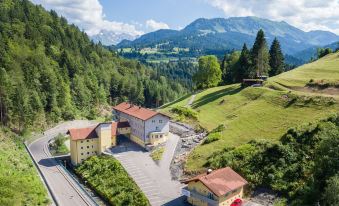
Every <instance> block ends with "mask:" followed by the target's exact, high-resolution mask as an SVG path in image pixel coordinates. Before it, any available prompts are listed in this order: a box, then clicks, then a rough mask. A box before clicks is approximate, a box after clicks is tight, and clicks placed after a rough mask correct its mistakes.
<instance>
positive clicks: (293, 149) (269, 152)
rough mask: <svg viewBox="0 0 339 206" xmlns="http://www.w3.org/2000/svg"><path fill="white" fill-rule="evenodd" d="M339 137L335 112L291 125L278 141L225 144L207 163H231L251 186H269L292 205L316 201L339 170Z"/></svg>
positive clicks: (212, 165) (220, 164)
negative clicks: (300, 125)
mask: <svg viewBox="0 0 339 206" xmlns="http://www.w3.org/2000/svg"><path fill="white" fill-rule="evenodd" d="M213 134H217V133H213ZM211 138H212V137H211ZM338 139H339V117H338V115H333V116H331V117H329V118H328V119H326V120H323V121H320V122H317V123H313V124H307V125H303V126H302V127H298V128H294V129H289V130H288V131H287V132H286V134H285V135H283V136H282V138H281V140H280V142H277V143H272V142H267V141H251V142H249V143H247V144H244V145H241V146H239V147H236V148H225V149H224V150H223V151H222V152H217V153H214V154H212V155H211V156H210V157H209V158H208V162H207V163H206V164H205V165H204V166H205V167H212V168H220V167H226V166H229V167H232V168H233V169H234V170H235V171H237V172H238V173H239V174H241V175H243V176H244V177H245V179H247V181H248V182H249V183H250V186H251V187H252V188H253V187H267V188H270V189H272V190H274V191H276V192H279V193H280V194H282V195H283V196H284V197H286V198H288V199H289V201H291V202H292V203H293V204H292V205H314V203H315V202H316V201H318V200H319V199H321V195H322V192H319V191H324V189H325V186H326V182H327V184H328V181H327V180H328V179H329V178H331V177H333V176H334V175H335V174H338V173H339V166H338V165H339V160H338V155H339V152H338V151H339V148H338V147H339V146H338V145H339V140H338ZM206 140H207V139H206ZM332 186H333V185H331V187H332ZM317 191H318V192H317ZM328 191H329V190H328ZM329 194H330V196H331V194H332V193H330V192H329ZM332 196H333V195H332ZM332 196H331V197H332Z"/></svg>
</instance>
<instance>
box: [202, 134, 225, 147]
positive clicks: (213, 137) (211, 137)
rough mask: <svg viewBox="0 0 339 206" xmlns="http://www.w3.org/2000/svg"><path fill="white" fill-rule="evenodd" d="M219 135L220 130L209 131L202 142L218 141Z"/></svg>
mask: <svg viewBox="0 0 339 206" xmlns="http://www.w3.org/2000/svg"><path fill="white" fill-rule="evenodd" d="M220 137H221V134H220V132H215V133H210V134H209V135H208V136H207V137H206V139H205V140H204V142H203V143H202V144H209V143H211V142H215V141H218V140H219V139H220Z"/></svg>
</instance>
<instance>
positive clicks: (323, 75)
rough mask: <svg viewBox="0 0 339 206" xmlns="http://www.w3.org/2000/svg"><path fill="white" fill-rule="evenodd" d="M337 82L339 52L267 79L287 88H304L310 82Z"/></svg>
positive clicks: (338, 77)
mask: <svg viewBox="0 0 339 206" xmlns="http://www.w3.org/2000/svg"><path fill="white" fill-rule="evenodd" d="M311 80H313V81H317V80H318V81H319V80H327V81H329V82H336V81H339V52H337V53H334V54H330V55H327V56H325V57H323V58H321V59H319V60H317V61H315V62H312V63H309V64H305V65H303V66H301V67H299V68H297V69H294V70H292V71H289V72H285V73H282V74H280V75H278V76H275V77H272V78H270V79H269V82H270V83H278V84H280V85H282V86H285V87H287V88H297V87H305V86H307V84H308V83H309V82H310V81H311Z"/></svg>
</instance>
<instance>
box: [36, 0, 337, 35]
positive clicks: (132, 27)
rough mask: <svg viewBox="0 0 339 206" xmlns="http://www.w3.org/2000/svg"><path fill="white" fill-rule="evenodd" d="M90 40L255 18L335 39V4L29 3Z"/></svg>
mask: <svg viewBox="0 0 339 206" xmlns="http://www.w3.org/2000/svg"><path fill="white" fill-rule="evenodd" d="M31 1H32V2H34V3H36V4H41V5H43V6H44V7H45V8H46V9H53V10H55V11H56V12H58V13H59V14H60V15H62V16H64V17H66V18H67V19H68V21H69V22H71V23H74V24H76V25H77V26H79V27H80V28H81V29H83V30H84V31H86V32H87V34H89V35H90V36H92V35H96V34H98V33H100V32H103V31H109V32H114V33H117V34H123V33H125V34H129V35H132V36H137V35H142V34H144V33H147V32H151V31H155V30H158V29H168V28H169V29H180V28H183V27H185V26H186V25H187V24H189V23H191V22H192V21H194V20H195V19H197V18H200V17H203V18H214V17H224V18H227V17H239V16H257V17H261V18H267V19H270V20H276V21H286V22H287V23H289V24H291V25H293V26H296V27H298V28H300V29H302V30H304V31H310V30H326V31H332V32H334V33H337V34H339V12H338V11H339V0H326V1H323V0H31Z"/></svg>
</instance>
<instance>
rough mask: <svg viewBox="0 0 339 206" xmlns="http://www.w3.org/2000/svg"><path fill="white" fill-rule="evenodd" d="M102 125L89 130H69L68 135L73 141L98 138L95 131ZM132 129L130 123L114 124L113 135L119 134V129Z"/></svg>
mask: <svg viewBox="0 0 339 206" xmlns="http://www.w3.org/2000/svg"><path fill="white" fill-rule="evenodd" d="M99 125H100V124H98V125H96V126H92V127H87V128H75V129H69V130H68V132H67V134H69V135H70V136H71V139H72V140H82V139H91V138H97V137H98V135H97V133H96V131H95V129H96V128H97V127H98V126H99ZM126 127H130V125H129V123H128V122H112V135H116V134H117V128H126Z"/></svg>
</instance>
